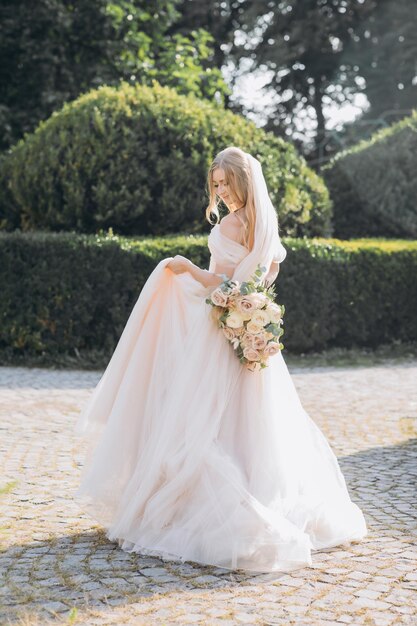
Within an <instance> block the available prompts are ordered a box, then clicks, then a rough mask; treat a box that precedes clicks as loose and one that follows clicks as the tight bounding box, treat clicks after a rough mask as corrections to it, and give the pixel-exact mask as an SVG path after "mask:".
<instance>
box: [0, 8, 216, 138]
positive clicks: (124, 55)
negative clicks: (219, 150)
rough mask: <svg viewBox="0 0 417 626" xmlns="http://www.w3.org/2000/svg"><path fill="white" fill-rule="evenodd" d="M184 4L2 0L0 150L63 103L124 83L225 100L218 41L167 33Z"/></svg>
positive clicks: (197, 34) (203, 34)
mask: <svg viewBox="0 0 417 626" xmlns="http://www.w3.org/2000/svg"><path fill="white" fill-rule="evenodd" d="M177 3H178V0H146V1H145V0H113V1H112V2H110V1H109V0H78V1H77V2H75V1H74V0H65V1H64V0H38V1H37V2H36V3H33V2H30V0H3V2H2V3H1V6H0V58H1V60H2V62H1V64H0V137H1V141H0V149H3V148H5V147H7V146H9V145H10V144H12V143H14V142H15V141H16V140H17V139H19V138H20V137H21V136H22V135H23V134H24V133H25V132H31V131H32V130H33V129H34V128H35V127H36V125H37V124H38V122H39V121H40V120H43V119H46V118H47V117H49V116H50V114H51V113H52V112H53V111H55V110H57V109H59V108H60V107H61V106H62V105H63V104H64V102H66V101H68V100H72V99H74V98H76V97H77V96H78V95H79V94H80V93H82V92H85V91H88V90H89V89H91V88H94V87H97V86H99V85H102V84H111V85H116V84H118V83H119V81H120V79H124V80H127V81H129V82H131V83H132V84H133V83H136V82H139V83H143V84H151V83H152V81H153V80H155V79H157V80H159V81H160V82H162V83H164V84H166V85H170V86H172V87H175V88H176V89H177V90H178V91H179V92H181V93H190V92H192V93H194V94H196V95H198V96H200V97H206V98H210V99H211V98H213V97H214V96H216V97H217V98H218V99H219V100H220V101H221V100H222V99H223V98H224V96H225V95H226V94H227V93H228V90H227V87H226V85H225V83H224V81H223V79H222V77H221V73H220V71H219V70H218V69H217V68H215V67H213V66H212V48H211V46H212V36H211V35H209V34H208V33H207V32H206V31H203V30H202V29H193V30H190V31H189V32H186V33H182V34H179V33H173V34H172V35H170V34H169V29H170V27H171V26H172V23H173V22H174V21H175V20H176V19H177V18H178V15H179V14H178V12H177V10H176V8H175V7H176V4H177Z"/></svg>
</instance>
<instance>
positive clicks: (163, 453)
mask: <svg viewBox="0 0 417 626" xmlns="http://www.w3.org/2000/svg"><path fill="white" fill-rule="evenodd" d="M253 166H254V165H253ZM264 217H265V218H266V215H265V214H264ZM257 219H258V218H257ZM260 221H261V220H260ZM267 223H268V221H267V219H266V221H264V223H263V226H264V227H265V225H266V224H267ZM258 236H259V231H258ZM265 242H266V239H265V238H263V239H262V242H261V244H260V247H259V246H258V248H257V253H258V254H255V255H254V256H253V258H252V264H254V263H255V262H256V261H258V260H259V259H260V258H264V259H266V260H267V261H268V262H270V261H271V259H272V258H275V259H277V260H278V261H282V260H283V259H284V258H285V254H286V251H285V249H284V248H283V246H282V244H281V243H280V241H279V239H277V237H276V233H275V235H274V237H273V238H272V239H271V240H269V241H268V242H267V254H266V256H264V257H262V255H260V256H259V253H260V251H261V250H262V249H263V250H264V251H265V247H263V246H264V244H265ZM271 242H272V244H273V246H272V248H271ZM208 246H209V249H210V253H211V257H210V266H209V270H210V271H212V272H215V270H216V266H222V267H224V266H229V267H230V268H234V276H235V277H237V276H239V279H243V276H244V275H247V271H248V268H249V267H250V266H249V265H247V266H246V267H244V263H245V262H246V261H247V260H248V258H249V257H250V255H251V254H252V253H251V252H249V250H248V249H247V248H245V247H244V246H243V245H241V244H239V243H237V242H235V241H233V240H232V239H229V238H228V237H226V236H225V235H224V234H223V233H222V230H221V227H220V225H219V224H216V225H215V226H214V227H213V228H212V230H211V232H210V235H209V238H208ZM255 247H256V246H255ZM171 258H172V257H169V258H165V259H163V260H162V261H160V263H158V265H157V266H156V268H155V269H154V271H153V272H152V273H151V274H150V276H149V278H148V280H147V281H146V283H145V285H144V287H143V288H142V291H141V293H140V295H139V297H138V299H137V302H136V304H135V306H134V308H133V310H132V312H131V314H130V317H129V319H128V321H127V324H126V326H125V328H124V330H123V333H122V335H121V337H120V340H119V342H118V344H117V346H116V349H115V351H114V353H113V356H112V358H111V360H110V362H109V364H108V366H107V368H106V370H105V372H104V374H103V375H102V377H101V379H100V381H99V383H98V385H97V387H96V388H95V390H94V392H93V394H92V396H91V398H90V400H89V402H88V403H87V405H86V406H85V407H84V409H83V411H82V412H81V414H80V416H79V418H78V421H77V423H76V426H75V432H76V433H77V434H79V435H80V436H84V437H86V438H87V439H88V441H89V446H88V450H87V454H86V459H85V463H84V468H83V471H82V477H81V481H80V485H79V487H78V489H77V491H76V493H75V494H74V497H75V498H76V499H77V500H78V501H79V503H80V505H81V506H82V508H83V509H84V510H85V511H86V512H87V513H89V514H90V515H91V516H92V517H93V518H94V519H95V520H97V521H98V522H99V523H100V524H101V525H102V526H103V527H104V528H105V530H106V536H107V537H108V538H109V539H110V540H112V541H117V542H118V543H119V545H120V546H121V547H122V549H124V550H126V551H135V552H140V553H141V554H145V555H153V556H159V557H162V558H163V559H167V560H180V561H194V562H197V563H202V564H211V565H216V566H219V567H222V568H226V569H244V570H247V571H253V572H273V571H291V570H294V569H298V568H301V567H305V566H308V565H311V564H312V551H313V550H318V549H321V548H328V547H331V546H335V545H339V544H342V543H345V542H349V541H353V540H359V539H361V538H363V537H364V536H365V535H366V533H367V528H366V523H365V520H364V516H363V514H362V511H361V510H360V509H359V507H358V506H357V505H356V504H355V503H353V502H352V501H351V499H350V497H349V493H348V489H347V486H346V482H345V479H344V477H343V474H342V473H341V470H340V467H339V465H338V461H337V459H336V456H335V455H334V453H333V451H332V450H331V448H330V446H329V444H328V442H327V440H326V439H325V437H324V435H323V433H322V432H321V430H320V429H319V428H318V426H317V425H316V424H315V423H314V422H313V420H312V419H311V418H310V417H309V415H308V414H307V413H306V411H305V410H304V408H303V406H302V404H301V402H300V399H299V397H298V394H297V391H296V389H295V387H294V384H293V382H292V379H291V376H290V374H289V372H288V369H287V366H286V364H285V361H284V358H283V356H282V354H281V353H279V354H277V355H274V356H272V357H270V359H269V364H268V367H267V368H265V369H262V370H261V371H260V372H250V371H249V370H247V369H246V368H245V367H244V366H243V365H242V364H241V363H240V361H239V359H238V358H237V357H236V355H235V354H234V352H233V348H232V347H231V345H230V344H229V343H228V342H227V340H226V339H225V337H224V336H223V333H222V332H221V331H220V330H219V328H218V327H217V326H216V324H215V323H214V321H213V319H212V318H211V316H210V309H211V307H210V305H208V304H207V303H206V302H205V298H206V297H208V295H209V294H210V292H211V290H212V289H213V288H206V287H203V286H202V285H201V283H199V282H197V281H196V280H195V279H194V278H193V277H192V276H191V274H189V273H187V272H186V273H183V274H174V273H173V272H172V271H171V270H169V268H167V267H166V265H167V264H168V263H169V261H170V260H171ZM242 268H243V269H242ZM240 269H242V274H240V273H239V270H240ZM287 332H291V331H290V329H288V330H287Z"/></svg>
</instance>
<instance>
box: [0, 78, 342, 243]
mask: <svg viewBox="0 0 417 626" xmlns="http://www.w3.org/2000/svg"><path fill="white" fill-rule="evenodd" d="M228 145H238V146H239V147H241V148H243V149H244V150H247V151H249V152H251V153H252V154H254V155H255V156H257V157H258V158H259V159H260V160H261V162H262V164H263V166H264V171H265V176H266V179H267V182H268V185H269V188H270V192H271V196H272V199H273V201H274V203H275V206H276V208H277V210H278V214H279V219H280V224H281V228H282V232H283V233H285V234H287V235H294V236H298V235H308V236H310V235H329V234H331V226H330V224H331V204H330V201H329V195H328V191H327V188H326V186H325V185H324V183H323V180H322V179H321V178H320V177H319V176H318V175H317V174H316V173H315V172H313V170H311V169H310V168H309V167H307V165H306V163H305V161H304V160H303V159H302V158H301V157H300V156H299V155H298V154H297V152H296V150H295V149H294V147H293V146H291V145H290V144H288V143H286V142H285V141H283V140H282V139H280V138H277V137H275V136H274V135H273V134H272V133H266V132H265V131H263V130H262V129H260V128H257V127H256V126H255V124H254V123H253V122H250V121H248V120H245V119H244V118H243V117H241V116H239V115H235V114H233V113H231V112H229V111H225V110H224V109H223V108H222V107H220V106H219V105H216V104H213V103H210V102H208V101H201V100H198V99H197V98H196V97H194V96H182V95H179V94H177V93H176V92H175V91H174V90H173V89H169V88H167V87H161V86H160V85H158V84H157V83H156V84H155V85H154V86H153V87H145V86H141V85H137V86H132V85H128V84H126V83H122V84H121V86H120V87H118V88H114V87H101V88H99V89H97V90H94V91H92V92H90V93H88V94H85V95H83V96H81V97H80V98H78V99H77V100H75V101H74V102H71V103H69V104H66V105H65V106H64V107H63V109H62V110H61V111H59V112H57V113H54V114H53V115H52V117H50V118H49V119H48V120H47V121H46V122H43V123H41V124H40V126H39V127H38V128H37V130H36V131H35V132H34V133H33V134H30V135H27V136H26V137H25V138H24V139H23V140H21V141H20V142H19V143H18V144H17V145H16V146H15V147H14V148H13V149H12V150H10V151H9V153H7V154H6V155H5V156H4V157H3V158H2V159H1V160H0V228H3V229H6V230H9V231H11V230H13V229H15V228H19V229H21V230H24V231H26V230H35V229H41V230H49V231H56V232H59V231H65V230H75V231H78V232H84V233H97V232H99V230H100V229H105V230H107V229H108V228H109V227H112V228H113V230H114V232H117V233H121V234H127V235H133V234H140V235H143V234H152V235H163V234H167V233H175V232H180V231H184V232H190V233H198V232H200V233H204V232H208V230H209V225H208V224H207V221H206V219H205V214H204V209H205V207H206V206H207V196H206V191H205V185H206V174H207V168H208V165H209V163H210V162H211V160H212V158H213V157H214V155H215V154H216V153H217V152H218V151H219V150H221V149H223V148H225V147H226V146H228Z"/></svg>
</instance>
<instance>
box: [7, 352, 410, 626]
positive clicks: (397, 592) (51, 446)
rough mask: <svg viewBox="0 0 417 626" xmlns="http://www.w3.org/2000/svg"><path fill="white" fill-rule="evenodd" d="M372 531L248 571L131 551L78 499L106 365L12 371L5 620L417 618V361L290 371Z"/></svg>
mask: <svg viewBox="0 0 417 626" xmlns="http://www.w3.org/2000/svg"><path fill="white" fill-rule="evenodd" d="M292 374H293V377H294V382H295V384H296V386H297V389H298V391H299V393H300V397H301V399H302V402H303V404H304V406H305V408H306V409H307V410H308V411H309V413H310V415H311V416H312V417H313V419H314V420H315V421H316V422H317V424H318V425H319V426H320V428H321V429H322V430H323V431H324V433H325V435H326V436H327V438H328V440H329V443H330V444H331V446H332V447H333V449H334V451H335V452H336V454H337V456H338V458H339V461H340V464H341V467H342V471H343V473H344V475H345V477H346V480H347V483H348V486H349V490H350V493H351V496H352V499H353V500H354V501H355V502H357V503H358V504H359V506H360V507H361V508H362V510H363V511H364V513H365V517H366V520H367V523H368V528H369V535H368V536H367V537H366V538H365V539H364V540H363V541H362V542H360V543H356V544H355V543H354V544H348V545H343V546H338V547H337V548H333V549H330V550H327V551H322V552H315V553H313V567H311V568H305V569H303V570H298V571H297V572H295V573H292V574H282V575H278V576H277V575H272V576H271V575H257V576H253V575H249V574H245V573H242V572H228V571H227V570H221V569H218V568H215V567H210V566H208V567H199V566H197V565H196V564H192V563H185V564H184V563H173V562H171V563H164V562H163V561H161V560H158V559H156V558H149V557H143V556H140V555H138V554H127V553H125V552H123V551H122V550H121V549H120V548H118V546H117V545H116V544H114V543H111V542H109V541H108V540H107V539H106V537H105V536H104V533H103V531H102V529H101V528H100V527H99V526H98V525H96V524H95V523H93V522H92V521H91V519H89V518H88V516H87V515H85V514H83V512H82V511H80V509H79V507H78V505H77V504H75V502H74V501H73V500H72V498H71V494H72V493H73V491H74V489H75V488H76V486H77V483H78V477H79V474H80V468H81V464H82V462H83V455H84V448H83V445H84V441H83V440H81V439H80V438H78V437H76V436H74V435H73V433H72V428H73V425H74V423H75V420H76V417H77V413H78V411H79V410H80V407H81V406H82V405H83V404H84V403H85V402H86V400H87V398H88V397H89V395H90V393H91V391H92V388H93V387H94V385H95V384H96V383H97V381H98V379H99V377H100V373H98V372H81V371H54V370H42V369H24V368H0V381H1V382H0V412H1V417H0V436H1V443H0V450H1V463H0V469H1V474H0V487H1V491H0V512H1V521H0V542H1V551H0V576H1V578H0V624H1V626H3V625H12V624H13V625H14V624H21V625H22V626H23V625H26V626H33V625H37V624H39V625H42V626H47V625H49V624H82V625H86V626H89V625H91V626H93V625H104V624H106V625H110V624H114V625H117V626H120V625H121V624H129V625H135V626H137V625H142V624H143V625H146V626H148V625H150V624H161V625H169V624H181V625H188V624H206V625H211V624H219V625H221V626H226V625H235V624H262V625H273V624H280V625H281V624H282V625H285V626H287V625H295V626H299V625H303V624H312V625H320V624H325V625H327V626H330V625H336V624H339V625H340V624H352V625H354V626H357V625H360V624H364V625H369V626H388V625H391V624H392V625H397V624H409V625H413V624H417V617H416V613H417V606H416V597H417V593H416V591H417V572H416V563H417V548H416V541H415V538H416V533H415V530H416V524H415V522H416V517H417V514H416V510H415V508H413V505H414V504H415V496H416V491H415V478H416V474H417V467H416V466H417V460H416V441H417V439H416V436H417V426H416V424H417V361H414V362H409V363H403V364H393V363H387V364H385V365H381V366H377V367H361V368H343V369H342V368H334V369H332V368H311V369H307V370H306V369H298V370H296V369H292Z"/></svg>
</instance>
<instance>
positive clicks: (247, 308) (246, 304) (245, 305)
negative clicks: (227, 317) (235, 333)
mask: <svg viewBox="0 0 417 626" xmlns="http://www.w3.org/2000/svg"><path fill="white" fill-rule="evenodd" d="M235 303H236V309H237V310H238V311H239V313H240V314H241V315H242V316H243V318H244V319H245V320H250V318H251V317H252V313H253V312H254V311H256V305H255V303H254V302H253V301H252V298H250V297H248V296H241V297H240V298H236V301H235Z"/></svg>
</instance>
